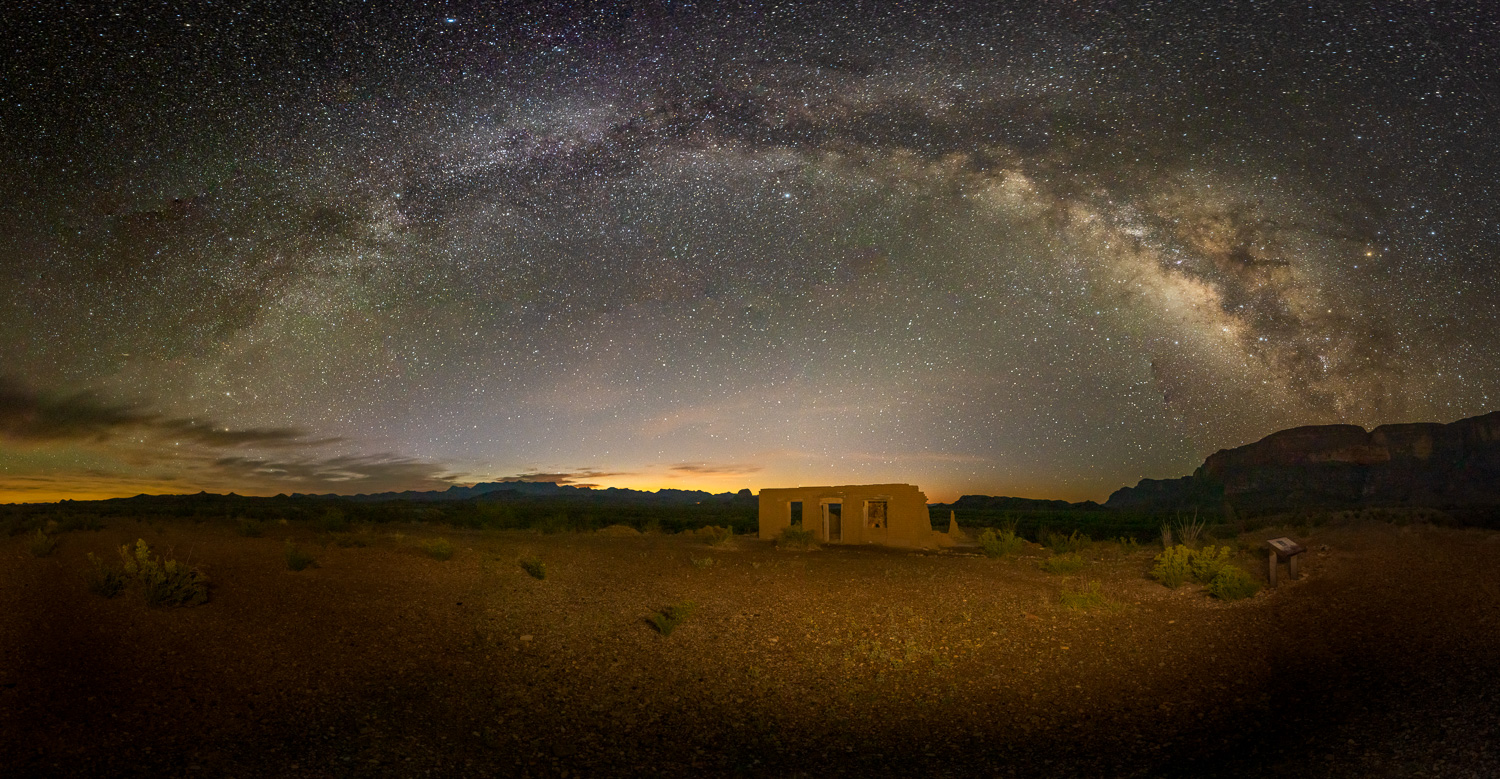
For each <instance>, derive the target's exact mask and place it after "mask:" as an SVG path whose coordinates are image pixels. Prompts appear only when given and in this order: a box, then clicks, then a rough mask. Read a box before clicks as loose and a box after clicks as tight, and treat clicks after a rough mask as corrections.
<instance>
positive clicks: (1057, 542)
mask: <svg viewBox="0 0 1500 779" xmlns="http://www.w3.org/2000/svg"><path fill="white" fill-rule="evenodd" d="M1092 543H1094V539H1092V538H1089V537H1088V534H1087V533H1082V532H1079V531H1077V530H1074V531H1073V532H1072V533H1070V534H1068V535H1063V534H1062V533H1043V534H1042V546H1045V547H1047V548H1048V549H1051V550H1052V551H1054V552H1056V553H1057V554H1061V555H1066V554H1076V553H1078V552H1082V551H1083V550H1085V549H1087V548H1089V545H1090V544H1092Z"/></svg>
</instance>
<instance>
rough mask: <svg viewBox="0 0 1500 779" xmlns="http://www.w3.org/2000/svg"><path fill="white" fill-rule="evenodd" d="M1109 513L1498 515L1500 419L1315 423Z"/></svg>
mask: <svg viewBox="0 0 1500 779" xmlns="http://www.w3.org/2000/svg"><path fill="white" fill-rule="evenodd" d="M1105 506H1107V507H1109V508H1132V509H1151V510H1173V509H1182V508H1187V507H1192V506H1198V507H1202V508H1204V509H1216V508H1217V509H1222V510H1225V511H1226V513H1229V512H1233V513H1239V514H1265V513H1271V512H1277V511H1286V510H1291V509H1299V508H1352V507H1430V508H1440V509H1461V510H1477V511H1478V512H1479V513H1483V514H1493V513H1496V512H1500V411H1496V412H1491V413H1489V414H1485V415H1483V416H1477V417H1470V418H1468V419H1461V420H1458V421H1457V422H1453V423H1450V424H1437V423H1416V424H1400V425H1381V426H1380V427H1377V428H1375V429H1374V430H1370V431H1366V430H1365V429H1364V428H1362V427H1359V426H1356V425H1313V426H1308V427H1294V428H1291V429H1290V430H1282V431H1280V432H1277V433H1272V434H1271V435H1268V436H1266V437H1265V438H1262V439H1261V440H1259V441H1256V442H1255V443H1253V444H1246V445H1245V446H1241V447H1237V448H1234V449H1221V450H1219V451H1218V452H1216V453H1214V454H1212V455H1210V456H1209V457H1208V459H1207V460H1205V461H1204V463H1203V465H1202V466H1200V467H1199V468H1198V470H1197V471H1195V472H1194V473H1193V475H1192V476H1185V477H1183V478H1181V479H1142V480H1141V482H1140V483H1139V484H1137V485H1136V486H1135V487H1124V488H1121V489H1119V490H1116V491H1115V492H1114V494H1112V495H1110V496H1109V500H1108V501H1107V502H1106V503H1105Z"/></svg>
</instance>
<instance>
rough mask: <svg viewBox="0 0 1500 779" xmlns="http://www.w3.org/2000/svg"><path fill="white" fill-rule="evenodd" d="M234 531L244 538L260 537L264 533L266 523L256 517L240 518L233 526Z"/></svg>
mask: <svg viewBox="0 0 1500 779" xmlns="http://www.w3.org/2000/svg"><path fill="white" fill-rule="evenodd" d="M234 531H235V532H236V533H239V534H240V535H242V536H244V537H245V538H260V537H261V536H263V535H265V534H266V523H264V522H261V521H260V520H257V519H242V520H240V521H239V523H238V524H236V525H235V526H234Z"/></svg>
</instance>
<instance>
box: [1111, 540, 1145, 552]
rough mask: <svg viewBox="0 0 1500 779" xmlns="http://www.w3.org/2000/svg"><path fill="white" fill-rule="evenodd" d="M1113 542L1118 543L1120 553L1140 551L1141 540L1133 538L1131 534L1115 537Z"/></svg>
mask: <svg viewBox="0 0 1500 779" xmlns="http://www.w3.org/2000/svg"><path fill="white" fill-rule="evenodd" d="M1115 543H1117V544H1119V545H1120V552H1121V553H1122V554H1127V555H1132V554H1135V553H1136V552H1139V551H1141V542H1139V541H1137V540H1135V538H1134V537H1133V536H1120V537H1119V538H1117V539H1115Z"/></svg>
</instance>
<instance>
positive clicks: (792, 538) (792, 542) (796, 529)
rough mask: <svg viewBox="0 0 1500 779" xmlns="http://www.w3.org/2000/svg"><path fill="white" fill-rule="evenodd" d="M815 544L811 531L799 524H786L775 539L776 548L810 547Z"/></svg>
mask: <svg viewBox="0 0 1500 779" xmlns="http://www.w3.org/2000/svg"><path fill="white" fill-rule="evenodd" d="M817 545H818V544H817V542H816V541H814V540H813V532H812V531H811V530H807V529H805V528H803V527H802V526H801V525H788V526H787V527H785V528H783V529H782V531H781V536H780V537H779V538H777V539H776V548H777V549H812V548H814V547H816V546H817Z"/></svg>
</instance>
